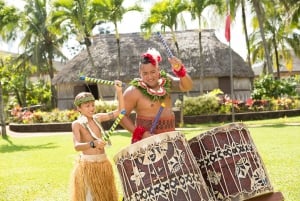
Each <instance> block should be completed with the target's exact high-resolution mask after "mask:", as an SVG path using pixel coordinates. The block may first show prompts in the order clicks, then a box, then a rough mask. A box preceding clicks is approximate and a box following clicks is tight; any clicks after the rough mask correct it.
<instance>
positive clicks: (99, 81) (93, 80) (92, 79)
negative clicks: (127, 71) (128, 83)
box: [79, 76, 125, 87]
mask: <svg viewBox="0 0 300 201" xmlns="http://www.w3.org/2000/svg"><path fill="white" fill-rule="evenodd" d="M79 79H80V80H84V81H86V82H92V83H99V84H106V85H114V84H115V82H114V81H110V80H103V79H98V78H92V77H86V76H80V78H79ZM124 86H125V83H122V87H124Z"/></svg>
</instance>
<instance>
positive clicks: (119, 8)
mask: <svg viewBox="0 0 300 201" xmlns="http://www.w3.org/2000/svg"><path fill="white" fill-rule="evenodd" d="M123 3H124V0H118V1H115V0H93V6H94V7H95V12H96V13H97V14H98V15H99V16H102V18H103V19H104V20H105V21H106V22H112V23H113V25H114V31H115V37H116V42H117V50H118V60H117V65H118V79H119V77H120V74H121V72H122V69H121V65H120V63H121V61H120V60H121V47H120V34H119V29H118V23H119V22H121V21H122V18H123V16H124V15H125V14H126V13H128V12H131V11H138V12H140V11H142V10H143V9H142V8H141V7H140V6H138V5H137V4H135V5H133V6H130V7H127V8H125V7H124V6H123Z"/></svg>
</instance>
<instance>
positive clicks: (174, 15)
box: [141, 0, 188, 57]
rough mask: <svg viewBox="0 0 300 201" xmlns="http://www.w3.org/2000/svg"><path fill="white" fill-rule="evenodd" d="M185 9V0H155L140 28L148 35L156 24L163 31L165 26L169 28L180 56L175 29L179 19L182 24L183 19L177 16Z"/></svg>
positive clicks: (186, 7)
mask: <svg viewBox="0 0 300 201" xmlns="http://www.w3.org/2000/svg"><path fill="white" fill-rule="evenodd" d="M187 9H188V2H187V1H185V0H173V1H170V0H162V1H160V2H157V3H155V4H154V5H153V7H152V8H151V11H150V16H149V17H148V18H147V19H146V21H145V22H144V23H142V25H141V29H142V31H144V32H145V34H146V36H149V35H150V34H151V33H152V30H153V28H154V27H155V26H156V25H161V30H162V31H164V32H165V30H166V28H169V29H170V31H171V34H172V39H173V41H174V43H175V47H176V50H177V54H178V55H179V57H180V51H179V45H178V42H177V39H176V35H175V31H176V30H177V28H178V25H179V21H181V23H182V24H184V20H183V18H181V19H180V18H179V14H180V13H182V12H183V11H187Z"/></svg>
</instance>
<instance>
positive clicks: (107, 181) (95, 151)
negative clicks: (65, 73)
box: [71, 81, 124, 201]
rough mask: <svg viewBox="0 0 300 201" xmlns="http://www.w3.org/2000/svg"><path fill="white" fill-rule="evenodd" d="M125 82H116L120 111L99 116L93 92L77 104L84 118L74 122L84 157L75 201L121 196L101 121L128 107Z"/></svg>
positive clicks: (108, 200)
mask: <svg viewBox="0 0 300 201" xmlns="http://www.w3.org/2000/svg"><path fill="white" fill-rule="evenodd" d="M121 86H122V83H121V82H120V81H115V89H116V92H117V96H118V102H119V104H118V109H117V110H115V111H112V112H109V113H97V114H95V98H94V96H93V95H92V94H91V93H89V92H81V93H79V94H78V95H77V96H76V97H75V101H74V104H75V106H76V107H77V110H78V111H79V112H80V114H81V116H80V117H79V118H78V119H77V120H75V121H74V122H73V123H72V132H73V143H74V148H75V150H76V151H80V152H81V154H80V157H79V159H78V160H77V163H76V165H75V168H74V172H73V176H72V183H71V187H72V188H71V191H72V192H71V200H72V201H117V200H118V193H117V189H116V185H115V181H114V175H113V168H112V165H111V163H110V161H109V160H108V158H107V156H106V154H105V149H104V148H105V145H106V142H105V141H104V140H103V139H102V137H103V128H102V126H101V124H100V122H103V121H108V120H111V119H115V118H117V117H118V115H119V113H120V111H121V110H122V109H123V108H124V101H123V93H122V87H121Z"/></svg>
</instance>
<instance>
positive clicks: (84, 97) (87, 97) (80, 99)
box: [74, 95, 95, 106]
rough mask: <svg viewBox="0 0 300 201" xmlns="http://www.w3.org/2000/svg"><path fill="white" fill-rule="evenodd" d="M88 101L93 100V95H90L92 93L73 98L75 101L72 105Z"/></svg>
mask: <svg viewBox="0 0 300 201" xmlns="http://www.w3.org/2000/svg"><path fill="white" fill-rule="evenodd" d="M90 101H95V98H94V96H92V95H89V96H83V97H80V98H78V99H77V100H75V101H74V105H75V106H79V105H81V104H82V103H86V102H90Z"/></svg>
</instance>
